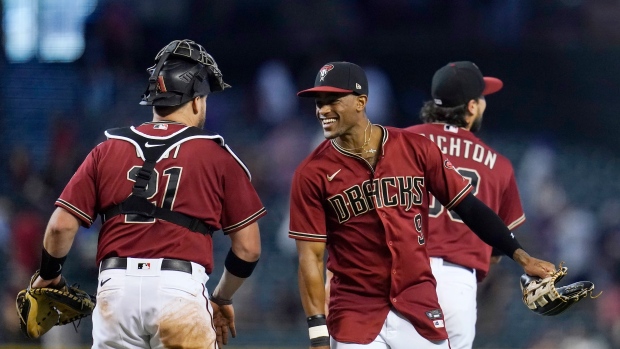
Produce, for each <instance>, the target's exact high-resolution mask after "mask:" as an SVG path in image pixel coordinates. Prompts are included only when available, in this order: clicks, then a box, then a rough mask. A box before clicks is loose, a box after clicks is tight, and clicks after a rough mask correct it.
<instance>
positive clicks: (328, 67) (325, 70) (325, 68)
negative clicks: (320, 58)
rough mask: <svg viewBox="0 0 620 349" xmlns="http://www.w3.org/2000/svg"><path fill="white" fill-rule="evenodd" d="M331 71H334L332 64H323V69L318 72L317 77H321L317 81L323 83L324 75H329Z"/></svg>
mask: <svg viewBox="0 0 620 349" xmlns="http://www.w3.org/2000/svg"><path fill="white" fill-rule="evenodd" d="M332 69H334V66H333V65H332V64H325V65H324V66H323V68H321V70H319V75H321V78H320V79H319V81H323V80H324V79H325V75H327V73H329V71H330V70H332Z"/></svg>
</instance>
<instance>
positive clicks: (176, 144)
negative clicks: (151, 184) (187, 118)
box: [105, 126, 252, 181]
mask: <svg viewBox="0 0 620 349" xmlns="http://www.w3.org/2000/svg"><path fill="white" fill-rule="evenodd" d="M187 128H188V127H185V128H183V129H182V130H181V131H178V132H175V133H174V134H172V135H171V136H166V137H155V136H149V135H147V134H144V133H142V132H139V131H137V130H136V129H135V128H134V127H133V126H131V131H133V132H135V133H137V134H139V135H141V136H142V137H145V138H149V139H168V138H170V137H172V136H175V135H177V134H179V133H180V132H182V131H184V130H186V129H187ZM105 135H106V137H108V138H114V139H120V140H124V141H127V142H129V143H131V144H133V145H134V147H136V151H137V152H138V156H139V157H140V158H141V159H142V160H143V161H146V158H145V157H144V154H143V153H142V148H141V147H140V145H139V144H138V143H137V142H136V141H134V140H133V139H131V138H127V137H123V136H117V135H113V134H110V133H108V131H105ZM198 138H202V139H211V140H216V141H217V142H218V143H219V144H220V146H221V147H223V148H224V149H226V151H228V153H229V154H230V155H232V157H233V158H234V159H235V161H237V163H239V165H241V168H243V171H245V174H246V175H247V176H248V178H249V179H250V181H252V174H251V173H250V170H249V169H248V168H247V167H246V166H245V164H244V163H243V162H242V161H241V159H239V157H238V156H237V155H236V154H235V153H234V152H233V151H232V149H230V148H229V147H228V145H227V144H226V143H224V137H222V136H220V135H217V136H207V135H198V136H190V137H186V138H183V139H181V140H180V141H178V142H176V143H174V144H172V145H171V146H169V147H168V149H166V151H164V152H163V153H162V154H161V156H160V157H159V159H157V161H155V162H159V161H161V159H164V158H166V157H167V156H168V152H169V151H170V150H171V149H173V148H174V147H176V146H178V145H180V144H181V143H184V142H186V141H189V140H191V139H198Z"/></svg>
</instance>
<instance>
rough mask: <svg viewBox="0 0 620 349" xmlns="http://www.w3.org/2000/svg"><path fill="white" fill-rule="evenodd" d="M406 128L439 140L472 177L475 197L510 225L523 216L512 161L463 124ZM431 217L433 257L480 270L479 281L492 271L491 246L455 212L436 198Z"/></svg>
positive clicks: (513, 227)
mask: <svg viewBox="0 0 620 349" xmlns="http://www.w3.org/2000/svg"><path fill="white" fill-rule="evenodd" d="M406 130H408V131H413V132H415V133H419V134H422V135H424V136H426V137H427V138H428V139H430V140H431V141H433V142H435V143H436V144H437V146H438V147H439V149H440V150H441V151H442V152H443V153H444V154H445V155H447V156H448V157H449V158H450V161H451V162H452V164H453V165H454V167H456V168H457V170H458V171H459V172H460V173H461V175H463V177H465V178H468V179H469V180H470V181H471V183H472V184H473V186H474V187H475V189H474V192H473V193H474V194H475V195H476V197H477V198H478V199H479V200H480V201H482V202H484V203H485V204H486V205H487V206H489V207H490V208H491V209H492V210H493V211H495V213H497V215H498V216H499V217H500V218H501V219H502V220H503V221H504V223H505V224H506V225H507V226H508V228H509V229H510V230H513V229H515V228H516V227H518V226H519V225H521V224H522V223H523V222H524V221H525V214H524V213H523V208H522V207H521V200H520V199H519V191H518V189H517V182H516V180H515V176H514V171H513V169H512V165H511V164H510V160H508V159H507V158H505V157H504V156H502V155H500V154H498V153H497V152H496V151H495V150H493V149H492V148H491V147H489V146H488V145H486V144H484V142H482V141H481V140H480V139H478V138H477V137H476V136H474V134H473V133H472V132H470V131H468V130H466V129H464V128H459V127H456V126H451V125H447V124H443V123H434V124H422V125H415V126H411V127H409V128H407V129H406ZM430 217H431V219H430V222H429V228H430V234H429V237H428V247H427V248H428V252H429V254H430V256H431V257H441V258H443V259H445V260H447V261H449V262H452V263H456V264H459V265H463V266H466V267H469V268H473V269H476V275H477V277H478V281H482V279H483V278H484V277H485V276H486V275H487V273H488V271H489V262H490V258H491V250H492V248H491V246H489V245H487V244H486V243H484V242H482V240H480V238H479V237H478V236H477V235H476V234H475V233H474V232H472V231H471V230H470V229H469V228H468V227H467V225H465V224H464V223H463V221H462V220H460V219H459V217H458V215H457V214H456V213H454V212H451V211H450V210H447V209H446V208H444V207H443V206H442V205H441V204H440V203H439V202H437V201H435V200H433V201H432V202H431V208H430Z"/></svg>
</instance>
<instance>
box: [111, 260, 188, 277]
mask: <svg viewBox="0 0 620 349" xmlns="http://www.w3.org/2000/svg"><path fill="white" fill-rule="evenodd" d="M108 269H127V258H119V257H111V258H108V259H104V260H103V261H102V262H101V271H104V270H108ZM160 269H161V270H174V271H182V272H184V273H188V274H191V273H192V263H191V262H188V261H182V260H180V259H166V258H164V260H163V261H161V268H160Z"/></svg>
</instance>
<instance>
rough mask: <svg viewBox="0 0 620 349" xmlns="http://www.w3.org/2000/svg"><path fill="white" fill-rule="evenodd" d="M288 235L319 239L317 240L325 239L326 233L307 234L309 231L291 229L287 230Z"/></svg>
mask: <svg viewBox="0 0 620 349" xmlns="http://www.w3.org/2000/svg"><path fill="white" fill-rule="evenodd" d="M288 235H289V236H292V237H295V236H296V237H300V238H306V239H312V240H319V241H325V240H326V239H327V234H325V235H319V234H309V233H301V232H298V231H292V230H289V232H288Z"/></svg>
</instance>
